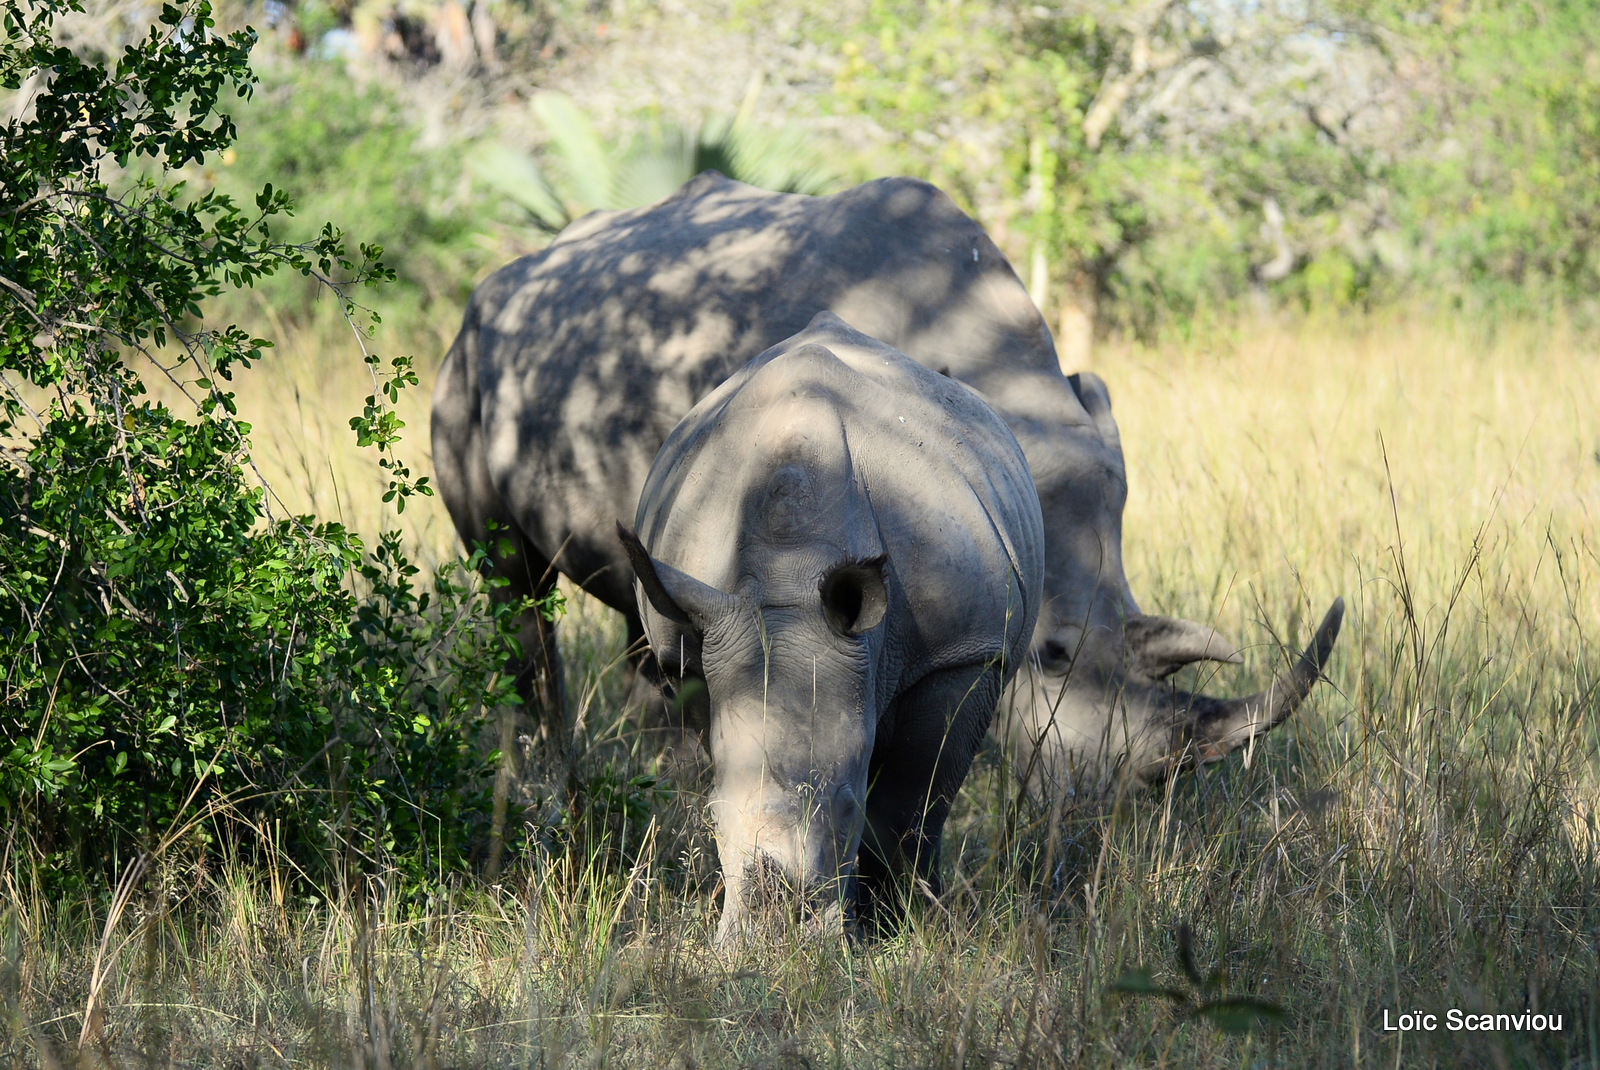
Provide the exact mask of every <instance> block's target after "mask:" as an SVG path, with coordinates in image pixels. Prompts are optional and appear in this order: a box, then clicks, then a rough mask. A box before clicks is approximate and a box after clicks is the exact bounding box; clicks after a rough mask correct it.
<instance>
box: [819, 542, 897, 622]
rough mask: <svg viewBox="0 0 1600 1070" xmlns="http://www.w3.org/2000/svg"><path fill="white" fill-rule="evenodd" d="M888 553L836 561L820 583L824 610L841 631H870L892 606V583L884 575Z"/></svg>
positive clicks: (829, 619)
mask: <svg viewBox="0 0 1600 1070" xmlns="http://www.w3.org/2000/svg"><path fill="white" fill-rule="evenodd" d="M888 560H889V555H888V554H879V555H878V556H877V557H871V558H867V559H866V560H864V561H846V562H845V563H844V564H842V565H835V566H834V567H833V568H831V569H829V570H828V572H827V574H826V575H824V576H823V577H822V581H821V582H820V583H818V584H817V591H818V592H819V593H820V594H821V595H822V612H823V614H824V615H825V616H826V617H827V618H828V623H829V624H831V625H833V627H834V630H835V631H837V632H838V633H839V634H840V635H860V634H862V633H863V632H869V631H871V630H872V629H874V628H876V627H877V626H878V622H879V621H881V620H883V615H884V614H885V613H886V612H888V609H889V585H888V583H887V582H886V580H885V579H884V566H885V565H886V564H887V563H888Z"/></svg>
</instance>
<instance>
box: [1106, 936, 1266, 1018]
mask: <svg viewBox="0 0 1600 1070" xmlns="http://www.w3.org/2000/svg"><path fill="white" fill-rule="evenodd" d="M1173 935H1174V937H1175V939H1176V942H1177V951H1176V955H1177V959H1178V970H1179V972H1180V973H1181V974H1182V977H1183V981H1184V983H1182V984H1181V985H1180V986H1178V987H1172V986H1169V985H1162V984H1159V983H1157V982H1156V980H1155V974H1154V972H1153V971H1151V970H1149V969H1147V968H1145V967H1138V968H1135V969H1132V970H1127V971H1125V972H1124V973H1123V974H1122V976H1120V977H1118V978H1117V980H1116V981H1115V983H1113V984H1112V986H1111V989H1110V991H1111V992H1112V993H1113V994H1116V995H1121V996H1156V997H1159V998H1161V999H1165V1000H1168V1001H1169V1002H1171V1003H1172V1004H1173V1005H1174V1006H1175V1007H1176V1008H1177V1009H1178V1013H1179V1014H1180V1015H1181V1016H1182V1017H1184V1018H1201V1019H1204V1020H1206V1021H1208V1022H1210V1023H1211V1024H1212V1025H1214V1026H1216V1027H1217V1028H1218V1029H1220V1030H1222V1031H1223V1032H1224V1033H1248V1032H1250V1031H1251V1030H1252V1029H1256V1028H1258V1027H1260V1026H1263V1025H1278V1024H1281V1023H1282V1022H1283V1021H1284V1019H1285V1017H1286V1016H1285V1014H1284V1010H1283V1007H1282V1006H1281V1005H1279V1004H1278V1003H1275V1002H1273V1001H1272V1000H1269V999H1263V998H1261V997H1260V996H1230V995H1227V989H1228V974H1227V971H1226V969H1225V968H1223V967H1221V966H1218V967H1217V968H1216V969H1215V970H1213V971H1211V972H1210V973H1209V974H1202V973H1201V972H1200V969H1199V967H1198V966H1196V965H1195V959H1194V931H1193V930H1192V929H1190V928H1189V925H1188V923H1187V922H1181V923H1179V924H1178V926H1177V927H1176V928H1175V929H1174V932H1173Z"/></svg>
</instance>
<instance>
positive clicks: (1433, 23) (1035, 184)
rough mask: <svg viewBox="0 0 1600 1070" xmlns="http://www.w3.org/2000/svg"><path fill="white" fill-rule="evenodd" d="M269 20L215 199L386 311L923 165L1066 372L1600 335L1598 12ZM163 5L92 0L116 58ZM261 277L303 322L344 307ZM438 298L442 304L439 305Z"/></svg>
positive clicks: (1102, 3)
mask: <svg viewBox="0 0 1600 1070" xmlns="http://www.w3.org/2000/svg"><path fill="white" fill-rule="evenodd" d="M219 14H220V18H221V21H222V22H223V23H229V22H231V23H234V24H239V25H243V24H250V25H253V26H255V27H257V28H258V29H259V30H260V31H261V32H262V34H263V42H262V45H261V46H260V47H258V49H257V51H256V54H255V64H256V68H257V71H258V74H259V75H260V77H261V79H262V84H261V86H260V91H259V92H258V93H257V95H256V97H255V99H254V101H253V102H251V103H249V104H248V105H241V106H239V107H237V108H235V112H236V114H235V118H236V119H237V121H238V123H239V128H240V132H241V140H240V142H239V144H238V146H237V149H236V151H235V152H232V153H229V154H228V155H227V157H226V158H225V159H223V160H221V161H216V160H212V161H210V162H208V164H207V165H206V166H205V167H204V168H195V169H194V170H195V172H196V173H195V174H193V175H192V176H190V181H191V182H192V183H193V184H194V185H195V186H196V187H199V188H205V187H209V186H216V187H220V188H221V189H223V190H224V191H227V192H233V193H235V194H240V195H242V194H243V193H245V192H247V191H252V190H255V189H259V188H260V186H261V185H262V184H263V183H265V182H268V181H270V182H274V183H277V184H279V185H280V186H287V187H288V188H289V192H290V193H291V194H292V196H293V197H294V200H295V202H296V204H297V205H298V208H299V213H300V218H301V219H303V220H306V221H308V222H307V224H306V225H307V226H310V223H309V221H310V220H318V221H320V220H323V219H333V220H335V221H337V222H338V223H339V224H340V225H342V226H344V227H345V228H346V229H347V230H348V231H349V232H351V233H358V234H360V235H362V236H363V237H364V238H365V239H367V240H371V241H377V242H380V243H381V244H382V245H383V246H384V247H385V248H386V249H387V250H388V252H389V258H390V259H391V261H392V262H393V263H394V264H395V265H396V267H397V269H398V270H399V273H400V277H401V279H400V283H401V284H400V285H399V286H398V287H395V288H391V290H390V291H389V293H388V294H387V295H386V297H385V298H384V299H383V301H384V302H385V308H384V311H385V312H386V314H387V316H388V317H389V318H390V320H391V322H394V321H395V318H396V317H398V318H399V321H400V323H401V324H402V325H404V324H407V323H409V322H412V321H415V322H416V323H418V324H419V325H420V324H421V323H424V322H427V323H431V324H433V327H434V330H435V331H438V332H448V331H450V330H451V329H452V328H453V323H452V322H451V321H452V320H453V318H454V315H455V309H457V308H458V307H459V306H460V304H461V301H462V299H463V298H464V297H465V295H466V294H467V293H468V292H469V291H470V289H471V287H472V285H473V284H474V283H475V282H476V281H477V280H478V279H479V278H481V277H482V275H483V274H485V273H486V272H487V271H489V270H491V269H492V268H493V267H495V266H497V265H498V264H500V263H502V262H504V261H505V260H507V259H509V258H510V257H512V256H515V255H518V254H520V253H523V252H527V251H530V250H532V249H535V248H537V247H539V246H540V245H542V244H543V243H544V242H545V241H546V240H548V236H549V234H550V233H551V232H552V231H554V230H557V229H559V227H560V226H561V225H562V224H564V223H565V222H566V221H567V220H568V219H570V218H572V217H574V216H575V215H577V214H581V213H582V212H583V211H586V210H588V209H590V208H594V207H619V206H625V205H628V204H638V203H648V202H649V201H650V200H653V199H655V198H656V197H659V196H660V195H661V194H662V193H664V192H665V191H666V190H668V189H671V188H672V187H673V186H674V185H675V184H676V183H677V181H680V180H681V178H683V177H687V176H688V175H690V174H693V173H694V172H695V170H698V169H699V168H700V167H702V166H717V167H719V169H722V170H725V171H732V172H737V173H738V174H739V176H740V177H744V178H747V179H749V180H752V181H755V182H757V183H758V184H762V185H767V186H772V187H774V188H787V189H800V190H805V191H808V192H819V191H826V190H828V189H832V188H839V187H843V186H845V185H847V184H850V183H853V182H856V181H860V180H864V179H867V178H870V177H873V176H876V175H881V174H888V173H908V174H914V175H919V176H923V177H926V178H929V179H931V180H932V181H934V182H936V183H938V184H940V185H941V186H943V187H944V188H946V189H947V190H949V191H950V192H951V193H952V194H953V195H954V196H956V197H957V199H958V200H960V201H961V202H962V203H963V205H964V206H965V207H966V208H968V209H969V210H970V211H972V212H973V213H974V214H975V215H976V216H977V217H978V218H979V219H980V220H981V221H982V222H983V223H984V224H985V225H986V226H987V227H988V228H989V229H990V230H991V232H992V233H994V234H995V236H996V238H997V240H998V241H999V242H1000V244H1001V245H1002V247H1003V248H1005V249H1006V250H1007V251H1008V253H1009V254H1010V255H1011V257H1012V259H1013V263H1015V264H1016V266H1017V270H1018V272H1019V273H1020V274H1021V275H1022V276H1023V278H1024V280H1025V281H1027V282H1028V283H1029V286H1030V289H1031V291H1032V292H1033V293H1034V296H1035V298H1036V299H1037V300H1038V301H1039V303H1040V304H1041V305H1042V306H1043V307H1044V309H1045V311H1046V315H1047V317H1048V319H1049V320H1050V322H1051V323H1052V324H1053V325H1055V326H1056V327H1057V328H1058V336H1059V339H1060V343H1061V345H1062V347H1063V350H1064V358H1065V359H1066V362H1067V363H1069V364H1070V363H1072V362H1073V359H1074V358H1081V356H1082V355H1083V353H1084V352H1086V347H1087V346H1088V345H1089V344H1090V341H1091V339H1092V338H1093V337H1094V336H1096V335H1099V336H1104V335H1105V334H1106V333H1108V332H1127V333H1132V334H1136V335H1138V336H1140V337H1145V338H1148V337H1150V336H1152V335H1155V334H1158V333H1161V332H1164V331H1170V330H1177V331H1180V332H1183V331H1188V330H1190V329H1192V328H1194V327H1195V326H1196V325H1204V324H1206V323H1210V322H1226V321H1230V320H1231V319H1232V318H1234V317H1235V316H1236V315H1237V313H1238V312H1239V311H1241V310H1242V309H1243V310H1252V309H1255V310H1260V309H1285V308H1287V309H1297V310H1330V311H1335V312H1338V311H1343V310H1349V309H1352V308H1371V307H1372V306H1375V305H1390V304H1395V303H1407V302H1421V303H1424V304H1427V305H1431V306H1435V308H1436V310H1437V311H1442V312H1452V311H1456V310H1461V311H1466V312H1469V313H1470V312H1489V313H1494V314H1499V313H1504V312H1508V311H1516V312H1518V313H1526V314H1531V315H1534V316H1536V317H1546V316H1550V315H1553V314H1555V315H1563V316H1575V317H1577V318H1578V319H1579V320H1580V321H1581V322H1587V321H1591V320H1593V318H1594V316H1595V312H1596V299H1595V295H1596V294H1597V292H1600V248H1597V242H1596V238H1597V236H1600V12H1597V11H1596V9H1595V6H1594V5H1593V4H1590V3H1583V2H1552V3H1538V4H1535V3H1527V2H1520V0H1481V2H1459V0H1442V2H1439V0H1385V2H1380V3H1371V4H1369V3H1354V2H1349V0H1268V2H1264V3H1250V4H1243V3H1237V2H1234V0H1193V2H1188V3H1177V2H1159V0H1158V2H1154V3H1152V2H1148V0H1147V2H1142V3H1126V2H1121V0H1074V2H1067V3H1057V4H1049V5H1046V4H1032V3H1022V2H1016V0H983V2H973V0H927V2H912V0H847V2H842V3H841V2H827V3H823V2H819V0H794V2H790V3H784V4H758V3H753V2H749V0H669V2H660V3H657V2H651V3H642V2H638V0H609V2H604V3H601V2H592V0H591V2H579V0H398V2H397V0H298V2H294V0H266V2H265V3H257V2H255V0H232V2H230V3H228V4H226V5H224V6H223V7H222V10H221V11H220V12H219ZM141 17H148V12H145V11H144V9H143V8H142V7H141V6H140V5H139V3H137V2H136V0H96V3H93V4H91V5H90V10H89V12H88V13H87V14H86V15H85V16H84V18H83V19H82V20H81V24H80V25H79V27H78V30H77V32H78V38H77V39H76V40H75V41H74V42H73V43H74V44H75V45H76V46H77V47H79V48H80V49H87V50H90V51H93V50H101V51H103V52H105V53H106V54H113V53H114V52H115V51H116V49H117V48H118V47H119V45H120V41H121V37H122V36H123V35H127V34H131V33H133V32H135V31H136V29H137V27H138V25H139V19H140V18H141ZM275 285H276V286H278V287H279V288H278V289H276V290H274V289H272V288H270V287H269V288H268V289H267V290H265V291H263V292H262V293H261V294H260V295H259V297H260V299H261V303H262V305H263V307H266V306H270V307H271V308H272V309H273V310H274V313H275V314H276V315H278V316H282V317H293V316H300V315H307V314H311V313H312V311H313V310H312V309H311V308H310V306H309V302H310V301H311V299H312V295H313V293H314V290H313V288H311V287H309V286H307V287H305V288H304V289H303V292H302V293H301V294H300V295H298V296H297V295H295V294H293V293H291V292H289V288H291V287H293V286H294V285H295V284H294V283H293V282H292V281H288V280H285V281H283V282H281V283H278V284H275ZM435 310H436V312H437V314H433V313H434V311H435Z"/></svg>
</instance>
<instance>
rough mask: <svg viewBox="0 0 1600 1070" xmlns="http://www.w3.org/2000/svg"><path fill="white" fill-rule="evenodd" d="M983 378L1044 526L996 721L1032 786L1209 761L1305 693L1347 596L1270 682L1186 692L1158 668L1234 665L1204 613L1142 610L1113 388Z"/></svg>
mask: <svg viewBox="0 0 1600 1070" xmlns="http://www.w3.org/2000/svg"><path fill="white" fill-rule="evenodd" d="M1065 383H1066V386H1067V387H1068V389H1063V388H1062V379H1061V377H1059V376H1054V375H1050V374H1044V373H1037V374H1030V375H1018V374H1014V373H1013V374H1010V375H1008V376H1005V377H992V378H990V379H988V380H986V381H985V382H984V384H983V389H984V391H985V393H986V394H987V395H989V397H990V399H991V400H992V401H993V402H994V403H995V404H996V405H997V407H998V408H1000V409H1001V410H1002V411H1004V412H1006V413H1007V418H1008V422H1009V423H1010V424H1011V426H1012V428H1013V429H1014V430H1016V431H1017V438H1018V440H1019V441H1020V442H1021V443H1022V445H1023V448H1024V450H1025V451H1026V452H1027V455H1028V462H1029V464H1030V466H1031V467H1032V470H1033V475H1034V480H1035V483H1036V485H1037V486H1038V489H1039V503H1040V509H1041V512H1042V513H1043V517H1044V526H1045V585H1044V605H1043V608H1042V610H1041V612H1040V614H1039V620H1038V624H1037V626H1036V627H1035V630H1034V637H1033V644H1032V657H1031V659H1030V664H1029V665H1028V666H1027V667H1026V668H1025V669H1024V671H1022V672H1019V673H1018V674H1017V676H1016V678H1015V679H1014V680H1013V681H1012V683H1011V686H1010V688H1009V690H1008V692H1007V695H1006V699H1005V702H1004V705H1003V709H1002V716H1001V719H1000V723H999V725H998V729H999V731H1000V733H1001V734H1002V735H1004V736H1005V737H1006V742H1007V744H1008V749H1009V751H1010V753H1011V755H1012V757H1013V760H1014V761H1015V762H1016V763H1017V765H1018V770H1019V773H1020V774H1021V775H1022V776H1023V777H1024V778H1025V779H1026V780H1027V781H1028V783H1029V784H1030V786H1031V787H1033V788H1034V789H1035V790H1036V791H1037V792H1038V793H1040V794H1043V795H1059V794H1063V793H1066V794H1071V793H1076V792H1082V791H1099V790H1103V789H1104V788H1105V787H1106V786H1107V785H1108V784H1109V783H1111V781H1112V779H1113V778H1114V777H1115V776H1117V775H1128V776H1132V777H1133V778H1134V779H1135V780H1137V781H1139V782H1144V781H1148V780H1150V779H1152V778H1154V777H1157V776H1160V775H1161V774H1162V773H1163V772H1164V771H1165V770H1167V769H1169V768H1171V767H1173V766H1174V765H1175V764H1180V763H1183V762H1187V761H1197V762H1206V761H1213V760H1216V759H1218V758H1220V757H1222V756H1223V755H1225V754H1227V753H1228V752H1230V751H1232V750H1234V749H1236V748H1237V747H1239V746H1240V745H1242V744H1244V743H1245V742H1247V741H1248V740H1250V739H1251V738H1253V737H1255V736H1257V735H1259V734H1261V733H1263V732H1266V731H1267V730H1269V729H1271V728H1273V727H1274V726H1276V725H1277V724H1279V723H1281V722H1282V721H1283V720H1284V719H1285V718H1287V717H1288V716H1289V715H1290V714H1291V713H1293V712H1294V710H1295V708H1296V707H1297V706H1298V705H1299V703H1300V702H1301V701H1302V700H1303V699H1304V698H1305V696H1306V695H1307V694H1308V693H1309V692H1310V690H1311V687H1312V686H1313V685H1314V684H1315V683H1316V681H1317V679H1318V677H1319V675H1320V673H1321V670H1322V666H1323V664H1324V663H1325V662H1326V661H1327V658H1328V655H1329V652H1330V651H1331V650H1332V648H1333V643H1334V640H1335V639H1336V638H1337V637H1338V634H1339V625H1340V622H1341V620H1342V619H1343V614H1344V603H1343V601H1342V600H1337V601H1335V602H1334V604H1333V607H1332V608H1331V609H1329V611H1328V613H1327V615H1326V617H1325V618H1324V619H1323V621H1322V624H1321V626H1320V627H1319V628H1318V629H1317V632H1316V636H1315V638H1314V639H1313V640H1312V643H1311V645H1310V646H1309V647H1308V648H1307V649H1306V650H1305V652H1304V653H1303V654H1301V655H1300V657H1299V658H1298V659H1296V660H1295V662H1294V663H1293V664H1292V665H1291V666H1290V667H1289V669H1288V670H1287V671H1286V672H1285V673H1284V674H1283V675H1281V676H1280V677H1279V679H1278V680H1277V681H1276V682H1275V683H1274V684H1273V686H1272V687H1271V688H1269V689H1268V690H1266V691H1263V692H1261V693H1259V694H1256V695H1252V696H1250V697H1248V698H1235V699H1227V698H1216V697H1212V696H1209V695H1204V694H1198V693H1194V692H1189V691H1185V690H1183V689H1180V688H1177V687H1174V686H1172V685H1171V684H1169V683H1167V682H1166V681H1167V678H1168V677H1170V676H1171V675H1172V674H1173V673H1175V672H1177V671H1178V670H1179V669H1180V668H1182V667H1184V666H1185V665H1189V664H1192V663H1194V662H1198V661H1215V662H1227V663H1234V664H1237V663H1239V662H1241V661H1242V660H1243V658H1242V657H1241V656H1240V652H1239V648H1238V645H1237V644H1236V643H1234V642H1232V641H1231V640H1229V639H1227V638H1225V637H1223V636H1222V635H1220V634H1218V633H1217V631H1216V630H1215V629H1214V628H1212V627H1211V626H1209V625H1205V624H1198V623H1195V622H1193V621H1187V620H1179V619H1174V618H1171V617H1160V616H1154V615H1146V614H1143V613H1141V612H1140V611H1139V607H1138V604H1137V603H1136V602H1135V601H1134V598H1133V594H1132V592H1131V591H1130V589H1129V587H1128V581H1127V578H1126V576H1125V575H1124V573H1123V566H1122V513H1123V507H1124V505H1125V504H1126V502H1127V485H1128V484H1127V475H1126V468H1125V466H1124V463H1123V455H1122V445H1121V438H1120V435H1119V432H1118V430H1117V423H1116V420H1115V419H1114V418H1113V417H1112V414H1111V399H1110V396H1109V394H1108V392H1107V390H1106V387H1105V384H1104V383H1103V382H1101V380H1100V379H1099V377H1098V376H1095V375H1094V374H1092V373H1088V372H1085V373H1082V374H1079V375H1073V376H1069V377H1067V378H1066V380H1065Z"/></svg>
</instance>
